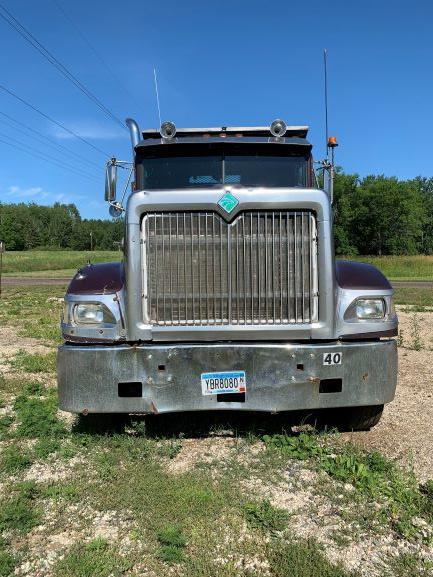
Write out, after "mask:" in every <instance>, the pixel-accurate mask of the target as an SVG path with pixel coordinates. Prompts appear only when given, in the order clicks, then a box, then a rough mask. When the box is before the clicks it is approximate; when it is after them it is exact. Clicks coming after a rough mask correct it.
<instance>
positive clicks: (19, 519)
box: [0, 482, 41, 534]
mask: <svg viewBox="0 0 433 577" xmlns="http://www.w3.org/2000/svg"><path fill="white" fill-rule="evenodd" d="M7 494H8V495H9V496H7V497H4V498H3V499H1V500H0V532H1V531H9V530H12V531H16V532H18V533H23V534H25V533H28V532H29V531H30V530H31V529H33V527H35V526H36V525H38V524H39V522H40V520H41V510H40V508H39V507H38V506H37V505H36V498H37V497H38V496H39V491H38V489H37V487H36V485H35V483H33V482H28V483H20V484H16V485H15V486H13V487H11V490H10V491H9V492H8V493H7Z"/></svg>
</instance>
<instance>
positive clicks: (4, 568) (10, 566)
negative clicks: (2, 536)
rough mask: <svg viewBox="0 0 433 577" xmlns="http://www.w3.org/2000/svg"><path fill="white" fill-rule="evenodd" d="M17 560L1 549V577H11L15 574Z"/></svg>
mask: <svg viewBox="0 0 433 577" xmlns="http://www.w3.org/2000/svg"><path fill="white" fill-rule="evenodd" d="M15 563H16V562H15V559H14V557H13V556H12V555H10V554H9V553H8V552H7V551H5V550H4V549H3V548H0V577H9V576H10V575H12V574H13V570H14V567H15Z"/></svg>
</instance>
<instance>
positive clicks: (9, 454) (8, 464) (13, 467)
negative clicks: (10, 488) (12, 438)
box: [0, 445, 31, 475]
mask: <svg viewBox="0 0 433 577" xmlns="http://www.w3.org/2000/svg"><path fill="white" fill-rule="evenodd" d="M30 464H31V459H30V457H29V455H28V454H27V453H25V452H24V451H22V450H21V449H20V448H19V447H17V446H16V445H10V446H9V447H6V448H5V449H4V450H3V451H2V453H1V455H0V472H2V473H6V474H7V475H13V474H14V473H19V471H21V470H23V469H26V468H27V467H29V466H30Z"/></svg>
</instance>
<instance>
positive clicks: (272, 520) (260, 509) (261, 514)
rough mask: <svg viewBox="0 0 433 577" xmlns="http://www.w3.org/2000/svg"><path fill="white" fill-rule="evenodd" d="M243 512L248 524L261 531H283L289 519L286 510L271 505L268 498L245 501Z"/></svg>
mask: <svg viewBox="0 0 433 577" xmlns="http://www.w3.org/2000/svg"><path fill="white" fill-rule="evenodd" d="M244 512H245V517H246V519H247V521H248V523H249V524H250V526H251V527H254V528H255V529H261V530H263V531H283V530H284V529H285V528H286V527H287V522H288V520H289V515H288V514H287V512H286V511H284V510H283V509H277V508H276V507H273V506H272V505H271V503H270V502H269V501H268V500H265V501H262V502H261V503H246V504H245V506H244Z"/></svg>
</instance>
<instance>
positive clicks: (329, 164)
mask: <svg viewBox="0 0 433 577" xmlns="http://www.w3.org/2000/svg"><path fill="white" fill-rule="evenodd" d="M323 70H324V81H325V86H324V89H325V133H326V134H325V137H326V158H325V160H322V161H321V163H320V164H321V166H322V169H323V180H324V181H325V171H327V173H328V178H329V181H328V193H329V198H330V199H331V204H332V202H333V200H334V178H335V164H334V148H335V147H336V146H338V142H337V139H336V137H335V136H329V133H328V51H327V49H326V48H325V49H324V50H323ZM329 149H331V160H329ZM324 183H325V182H324Z"/></svg>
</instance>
